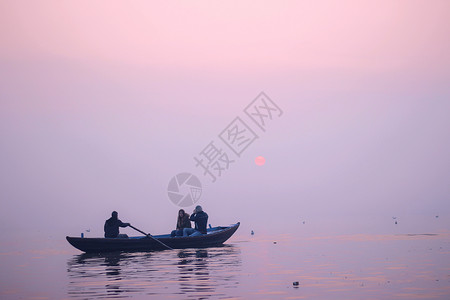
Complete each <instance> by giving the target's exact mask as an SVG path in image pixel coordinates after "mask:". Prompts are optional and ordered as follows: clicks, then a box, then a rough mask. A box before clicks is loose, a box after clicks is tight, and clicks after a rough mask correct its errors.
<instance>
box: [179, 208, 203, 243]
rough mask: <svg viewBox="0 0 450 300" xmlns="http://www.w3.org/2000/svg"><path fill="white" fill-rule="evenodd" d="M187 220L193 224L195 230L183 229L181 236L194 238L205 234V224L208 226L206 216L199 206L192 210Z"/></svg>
mask: <svg viewBox="0 0 450 300" xmlns="http://www.w3.org/2000/svg"><path fill="white" fill-rule="evenodd" d="M189 220H191V221H194V222H195V229H193V228H185V229H183V236H188V235H189V236H196V235H201V234H206V224H208V214H207V213H205V212H204V211H203V209H202V207H201V206H200V205H197V207H196V208H195V209H194V212H193V213H192V215H191V217H190V218H189Z"/></svg>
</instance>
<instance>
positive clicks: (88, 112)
mask: <svg viewBox="0 0 450 300" xmlns="http://www.w3.org/2000/svg"><path fill="white" fill-rule="evenodd" d="M449 82H450V2H449V1H392V0H389V1H158V2H156V1H16V0H14V1H1V2H0V141H1V147H0V201H1V210H0V226H1V227H2V228H3V231H7V232H8V233H10V234H14V233H16V232H17V233H20V232H24V231H30V232H35V231H39V232H40V234H44V235H46V234H57V235H62V236H64V235H66V234H79V232H81V231H82V230H84V229H87V228H91V229H92V232H94V233H98V234H99V235H101V234H102V227H103V222H104V220H105V219H106V218H108V217H109V215H110V213H111V211H112V210H118V211H119V217H120V218H121V219H122V220H123V221H128V222H131V223H132V224H134V225H135V226H136V227H140V228H142V229H144V230H147V231H151V232H153V233H163V232H169V231H170V230H171V229H172V227H174V226H175V222H176V219H175V218H176V212H177V210H178V207H177V206H175V205H174V204H172V202H170V200H169V199H168V196H167V185H168V182H169V180H170V179H171V178H172V176H174V175H176V174H177V173H180V172H191V173H194V174H195V175H197V176H198V177H199V179H200V180H201V182H202V184H203V194H202V197H201V199H200V202H199V203H200V204H201V205H203V207H204V209H205V211H207V212H208V213H209V215H210V222H211V223H212V224H213V225H219V224H230V223H234V222H236V221H241V222H242V223H243V224H245V226H247V227H248V228H250V227H251V228H264V227H270V226H274V227H280V228H282V227H283V226H291V224H292V222H293V221H292V220H297V218H298V219H299V220H300V219H308V218H323V219H326V218H330V219H331V218H333V219H335V220H336V219H337V220H339V218H342V219H345V218H349V217H350V218H351V217H355V216H359V217H360V218H362V219H366V220H367V219H370V218H372V217H387V218H390V217H391V216H399V218H401V217H403V218H408V216H409V217H410V216H414V215H422V216H434V215H436V214H440V215H441V216H442V217H444V216H449V215H450V205H449V200H450V184H449V182H450V156H449V153H450V130H449V128H450V98H449V97H450V84H449ZM261 91H264V92H265V93H266V94H267V95H268V96H269V97H270V98H271V99H272V100H273V101H274V102H275V103H276V104H277V105H278V106H279V107H280V108H281V109H282V110H283V115H282V116H280V117H279V118H274V119H273V121H272V122H271V123H270V124H269V125H268V128H267V130H266V132H262V131H261V130H260V129H259V128H257V127H252V128H253V129H254V130H255V133H257V134H258V136H259V138H258V139H257V140H256V141H255V142H254V143H253V144H251V145H250V146H249V147H248V148H247V149H246V150H245V152H243V154H242V155H241V157H233V158H234V159H235V162H234V163H233V164H232V165H231V166H230V169H229V170H227V171H225V172H224V173H223V174H222V176H221V177H220V178H218V179H217V181H216V182H215V183H211V181H210V180H209V178H208V177H204V176H203V174H202V171H201V169H199V168H196V166H195V161H194V159H193V158H194V156H196V155H198V154H199V152H200V151H201V150H202V149H204V148H205V147H206V146H207V145H208V143H210V142H211V141H217V143H218V144H220V143H219V141H220V140H219V138H218V135H219V134H220V133H221V132H222V130H224V129H225V127H226V126H227V125H228V124H229V123H230V122H231V121H232V120H233V119H234V118H235V117H237V116H240V117H241V118H242V119H244V118H245V114H244V112H243V110H244V108H245V107H246V106H247V105H248V104H249V103H250V102H251V101H252V100H253V99H254V98H255V97H256V96H257V95H258V94H259V93H260V92H261ZM248 120H249V119H246V121H248ZM248 125H252V126H255V124H252V123H251V121H248ZM221 146H222V148H223V150H227V149H226V148H225V146H224V145H223V144H222V145H221ZM227 151H229V150H227ZM231 154H232V153H230V157H231ZM260 155H261V156H264V157H265V158H266V164H265V165H264V166H257V165H256V164H255V163H254V159H255V158H256V157H257V156H260ZM187 210H188V212H190V211H191V210H192V207H189V208H188V209H187ZM244 228H246V227H244ZM128 233H131V232H130V231H128Z"/></svg>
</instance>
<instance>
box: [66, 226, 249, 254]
mask: <svg viewBox="0 0 450 300" xmlns="http://www.w3.org/2000/svg"><path fill="white" fill-rule="evenodd" d="M239 225H240V223H237V224H234V225H231V226H229V227H216V228H212V229H208V234H204V235H199V236H189V237H173V238H172V237H170V236H169V235H161V236H153V238H150V237H146V236H144V237H139V238H81V237H69V236H67V237H66V239H67V241H68V242H69V243H70V244H71V245H72V246H74V247H75V248H77V249H78V250H81V251H83V252H86V253H100V252H113V251H127V252H131V251H155V250H166V249H168V248H167V247H165V246H164V245H163V244H162V243H164V244H165V245H167V246H169V247H170V248H173V249H186V248H206V247H214V246H220V245H222V244H223V243H224V242H225V241H227V240H228V239H229V238H230V237H231V236H232V235H233V234H234V233H235V232H236V230H237V229H238V228H239ZM155 239H157V240H159V241H160V242H162V243H160V242H158V241H156V240H155Z"/></svg>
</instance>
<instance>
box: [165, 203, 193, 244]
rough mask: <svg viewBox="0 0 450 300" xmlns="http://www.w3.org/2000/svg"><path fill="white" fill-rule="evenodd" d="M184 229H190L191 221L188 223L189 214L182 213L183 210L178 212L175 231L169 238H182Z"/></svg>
mask: <svg viewBox="0 0 450 300" xmlns="http://www.w3.org/2000/svg"><path fill="white" fill-rule="evenodd" d="M184 228H192V225H191V221H189V214H187V213H185V212H184V209H180V210H179V211H178V219H177V229H176V230H173V231H172V233H171V234H170V236H171V237H174V236H182V235H183V229H184Z"/></svg>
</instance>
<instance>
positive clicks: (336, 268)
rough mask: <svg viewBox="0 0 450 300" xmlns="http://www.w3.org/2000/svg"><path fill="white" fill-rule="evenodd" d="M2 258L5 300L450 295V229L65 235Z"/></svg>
mask: <svg viewBox="0 0 450 300" xmlns="http://www.w3.org/2000/svg"><path fill="white" fill-rule="evenodd" d="M50 244H51V243H50ZM3 248H5V247H3ZM0 263H1V283H0V298H1V299H95V298H108V299H110V298H135V299H147V298H154V299H166V298H167V299H450V233H448V232H441V233H438V234H409V235H408V234H391V235H375V234H374V235H361V234H355V235H333V236H325V235H322V236H310V237H307V236H300V235H295V234H284V235H270V236H269V235H266V236H260V235H258V233H256V234H255V235H254V236H251V235H244V234H242V233H240V235H237V236H235V237H233V238H232V239H231V240H230V241H229V242H228V243H227V245H225V246H223V247H217V248H208V249H188V250H174V251H170V250H167V251H161V252H149V253H109V254H103V255H88V254H81V253H80V252H78V251H77V250H75V249H71V248H70V247H69V246H68V244H66V243H65V242H64V243H63V242H62V241H59V242H57V243H55V244H54V245H51V248H46V249H42V250H32V249H31V250H23V251H9V252H3V253H1V255H0ZM296 281H298V282H299V285H298V286H294V285H293V282H296Z"/></svg>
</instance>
